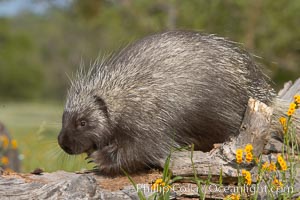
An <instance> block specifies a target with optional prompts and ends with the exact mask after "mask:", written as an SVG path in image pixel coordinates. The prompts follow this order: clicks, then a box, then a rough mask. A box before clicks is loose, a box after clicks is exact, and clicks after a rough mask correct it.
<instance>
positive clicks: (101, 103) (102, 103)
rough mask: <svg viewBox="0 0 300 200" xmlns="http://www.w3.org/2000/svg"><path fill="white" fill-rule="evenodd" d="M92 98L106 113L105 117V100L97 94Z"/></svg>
mask: <svg viewBox="0 0 300 200" xmlns="http://www.w3.org/2000/svg"><path fill="white" fill-rule="evenodd" d="M94 99H95V102H96V104H97V105H98V106H99V108H100V110H102V111H103V112H104V114H105V115H106V117H107V118H108V110H107V106H106V103H105V101H104V100H103V99H102V98H101V97H99V96H97V95H94Z"/></svg>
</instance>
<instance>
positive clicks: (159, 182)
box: [155, 178, 163, 184]
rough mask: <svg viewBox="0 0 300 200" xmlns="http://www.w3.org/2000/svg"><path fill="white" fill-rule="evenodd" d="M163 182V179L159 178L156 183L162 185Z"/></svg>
mask: <svg viewBox="0 0 300 200" xmlns="http://www.w3.org/2000/svg"><path fill="white" fill-rule="evenodd" d="M162 182H163V180H162V178H158V179H156V181H155V183H156V184H161V183H162Z"/></svg>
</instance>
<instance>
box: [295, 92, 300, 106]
mask: <svg viewBox="0 0 300 200" xmlns="http://www.w3.org/2000/svg"><path fill="white" fill-rule="evenodd" d="M294 100H295V103H297V104H300V95H299V94H298V95H295V96H294Z"/></svg>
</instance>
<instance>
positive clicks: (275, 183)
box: [273, 178, 283, 189]
mask: <svg viewBox="0 0 300 200" xmlns="http://www.w3.org/2000/svg"><path fill="white" fill-rule="evenodd" d="M273 185H274V186H275V188H277V189H278V188H282V186H283V184H282V182H281V181H279V180H278V179H277V178H274V180H273Z"/></svg>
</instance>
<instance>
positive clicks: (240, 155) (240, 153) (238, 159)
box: [236, 149, 243, 164]
mask: <svg viewBox="0 0 300 200" xmlns="http://www.w3.org/2000/svg"><path fill="white" fill-rule="evenodd" d="M242 161H243V149H237V150H236V162H237V163H238V164H241V163H242Z"/></svg>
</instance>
